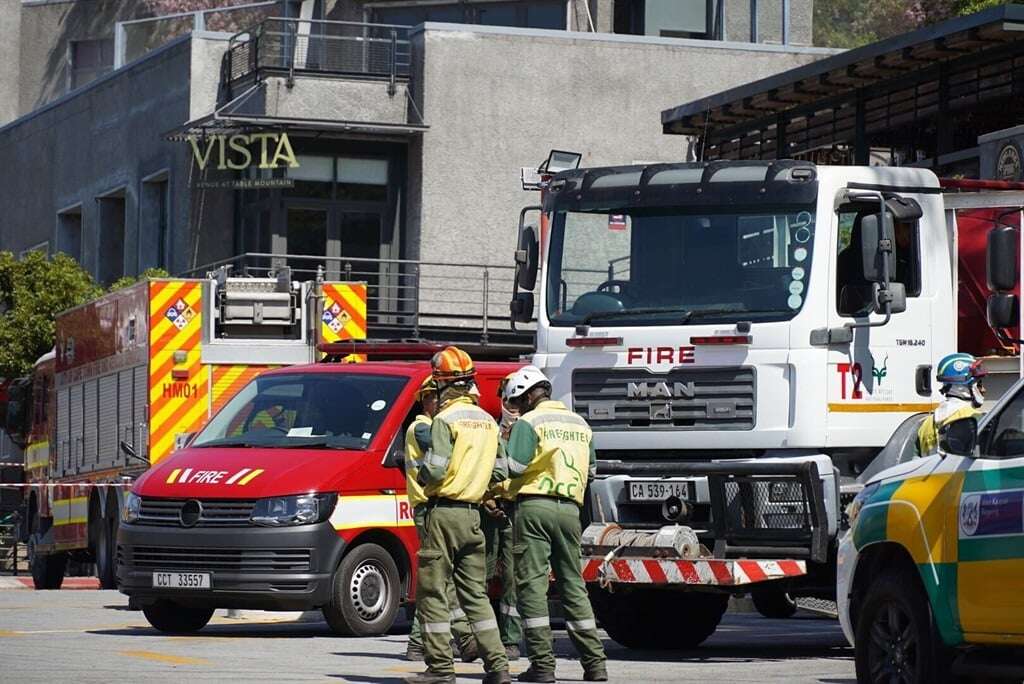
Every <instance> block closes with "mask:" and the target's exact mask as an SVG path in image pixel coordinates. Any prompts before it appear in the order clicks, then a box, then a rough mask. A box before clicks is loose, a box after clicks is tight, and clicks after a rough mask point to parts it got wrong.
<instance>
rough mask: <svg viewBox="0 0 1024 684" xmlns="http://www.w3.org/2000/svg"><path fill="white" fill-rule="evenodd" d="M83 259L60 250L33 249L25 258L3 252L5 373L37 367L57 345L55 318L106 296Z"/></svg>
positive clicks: (1, 360) (0, 296)
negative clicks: (81, 263) (49, 255)
mask: <svg viewBox="0 0 1024 684" xmlns="http://www.w3.org/2000/svg"><path fill="white" fill-rule="evenodd" d="M102 292H103V289H102V288H101V287H100V286H98V285H97V284H96V283H95V282H94V281H93V279H92V276H90V275H89V274H88V273H87V272H86V271H85V270H84V269H83V268H82V267H81V266H79V265H78V263H77V262H76V261H75V260H74V259H72V258H71V257H69V256H66V255H64V254H57V255H56V256H54V257H53V258H52V259H48V258H47V257H46V255H45V254H42V253H41V252H29V253H28V254H27V255H25V256H24V257H22V258H21V259H17V258H15V256H14V255H13V254H11V253H10V252H0V311H2V313H0V377H7V378H14V377H18V376H21V375H25V374H26V373H28V372H29V371H30V370H31V369H32V365H33V364H34V363H35V361H36V359H38V358H39V357H40V356H42V355H43V354H45V353H46V352H48V351H50V349H52V348H53V340H54V318H55V317H56V315H57V314H58V313H60V312H61V311H64V310H65V309H70V308H71V307H73V306H78V305H79V304H82V303H83V302H86V301H88V300H90V299H92V298H94V297H97V296H99V295H100V294H102Z"/></svg>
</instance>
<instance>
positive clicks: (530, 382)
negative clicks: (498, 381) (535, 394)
mask: <svg viewBox="0 0 1024 684" xmlns="http://www.w3.org/2000/svg"><path fill="white" fill-rule="evenodd" d="M541 383H544V384H546V385H548V386H549V387H550V385H551V382H550V381H549V380H548V379H547V376H545V375H544V374H543V373H541V372H540V369H539V368H537V367H536V366H523V367H522V368H520V369H519V370H517V371H516V372H515V373H513V374H512V377H510V378H509V379H508V382H506V383H505V395H504V397H503V398H504V399H505V400H506V401H508V400H511V399H517V398H519V397H521V396H523V395H524V394H526V393H527V392H529V391H530V390H532V389H533V388H534V387H536V386H537V385H539V384H541Z"/></svg>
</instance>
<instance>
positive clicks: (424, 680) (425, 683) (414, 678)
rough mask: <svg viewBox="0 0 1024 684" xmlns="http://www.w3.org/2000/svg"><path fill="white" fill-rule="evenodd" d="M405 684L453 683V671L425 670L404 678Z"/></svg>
mask: <svg viewBox="0 0 1024 684" xmlns="http://www.w3.org/2000/svg"><path fill="white" fill-rule="evenodd" d="M405 682H406V684H455V673H454V672H452V673H450V674H444V673H442V672H431V671H430V670H427V671H425V672H420V673H419V674H414V675H409V676H408V677H406V678H405Z"/></svg>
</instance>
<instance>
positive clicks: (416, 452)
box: [405, 414, 431, 508]
mask: <svg viewBox="0 0 1024 684" xmlns="http://www.w3.org/2000/svg"><path fill="white" fill-rule="evenodd" d="M430 422H431V421H430V417H429V416H424V415H422V414H421V415H418V416H416V420H414V421H413V422H412V425H410V426H409V429H408V430H406V431H405V491H406V494H407V495H408V497H409V505H410V506H412V507H413V508H415V507H416V506H419V505H420V504H421V503H423V502H425V501H426V500H427V495H426V494H424V493H423V485H421V484H420V483H419V482H417V481H416V477H417V476H418V475H419V472H420V466H422V465H423V449H421V448H420V445H419V442H418V441H416V426H418V425H422V426H424V427H426V428H427V429H429V428H430Z"/></svg>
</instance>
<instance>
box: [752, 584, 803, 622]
mask: <svg viewBox="0 0 1024 684" xmlns="http://www.w3.org/2000/svg"><path fill="white" fill-rule="evenodd" d="M750 598H751V599H752V600H753V601H754V608H757V612H758V613H760V614H761V615H762V616H764V617H766V618H772V619H774V620H785V619H786V618H791V617H793V615H794V614H795V613H796V601H794V600H793V599H792V598H790V596H789V594H788V593H787V592H786V591H785V590H784V589H782V588H781V587H779V588H776V587H757V588H755V589H752V590H751V592H750Z"/></svg>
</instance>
